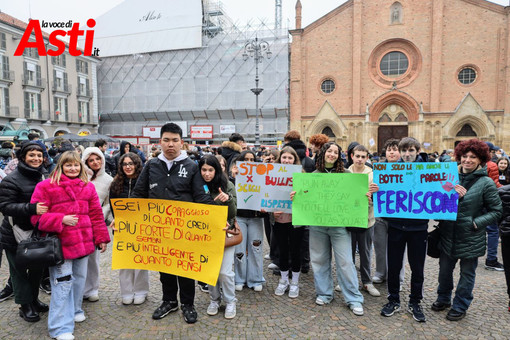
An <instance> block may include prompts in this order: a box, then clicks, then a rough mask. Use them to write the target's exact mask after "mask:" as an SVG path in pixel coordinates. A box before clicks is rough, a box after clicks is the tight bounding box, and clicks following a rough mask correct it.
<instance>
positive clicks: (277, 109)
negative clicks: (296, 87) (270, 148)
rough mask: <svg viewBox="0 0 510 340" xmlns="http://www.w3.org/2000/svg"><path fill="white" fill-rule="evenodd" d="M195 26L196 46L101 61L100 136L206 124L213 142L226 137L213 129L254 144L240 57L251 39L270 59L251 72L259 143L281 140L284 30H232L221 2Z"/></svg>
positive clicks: (261, 26)
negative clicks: (257, 91)
mask: <svg viewBox="0 0 510 340" xmlns="http://www.w3.org/2000/svg"><path fill="white" fill-rule="evenodd" d="M210 2H213V1H210ZM214 3H217V1H214ZM203 22H204V26H203V35H202V40H203V45H202V46H203V47H202V48H195V49H186V50H175V51H163V52H152V53H143V54H134V55H126V56H116V57H107V58H103V60H102V62H101V63H100V65H99V67H98V93H99V98H98V103H99V112H100V132H101V133H103V134H109V135H117V136H120V135H124V136H141V135H142V127H144V126H161V125H163V124H165V123H166V122H169V121H186V122H187V125H188V126H191V125H213V129H214V142H220V141H221V140H224V139H225V138H228V135H221V134H220V133H219V132H220V125H235V130H236V132H239V133H241V134H243V135H244V136H245V138H247V139H248V140H249V141H251V140H254V138H255V116H256V112H255V109H254V107H255V96H254V95H253V93H252V92H251V91H250V89H251V88H253V86H254V83H255V64H254V62H253V60H251V59H249V60H247V61H243V57H242V54H243V52H244V46H245V43H246V41H247V40H249V39H252V38H255V36H257V37H258V38H259V39H263V40H265V41H267V42H268V43H269V46H270V50H271V52H272V55H273V56H272V58H271V59H265V60H264V61H263V62H262V64H260V66H259V75H260V87H262V88H263V89H264V92H263V93H262V94H261V95H260V107H259V110H260V112H259V117H260V122H261V124H260V126H261V129H260V132H261V141H262V142H263V143H271V142H275V141H276V140H278V139H281V138H282V136H283V135H284V134H285V132H286V131H287V126H288V119H289V110H288V95H289V94H288V93H289V91H288V86H289V69H288V67H289V66H288V65H289V64H288V59H289V35H288V30H287V29H284V28H274V26H273V25H270V24H269V23H265V22H262V21H261V22H257V23H253V22H251V23H248V25H247V26H246V27H243V28H240V27H238V26H237V25H235V24H233V23H232V21H231V20H230V19H229V18H228V17H226V16H225V15H224V13H223V8H222V6H221V4H220V5H218V6H216V7H214V6H212V7H208V8H207V9H204V20H203ZM119 122H122V124H119Z"/></svg>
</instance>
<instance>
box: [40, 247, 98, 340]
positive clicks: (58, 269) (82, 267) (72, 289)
mask: <svg viewBox="0 0 510 340" xmlns="http://www.w3.org/2000/svg"><path fill="white" fill-rule="evenodd" d="M87 262H88V257H87V256H85V257H82V258H80V259H74V260H65V262H64V263H63V264H61V265H60V266H54V267H50V268H49V270H50V283H51V299H50V313H49V315H48V330H49V333H50V336H51V337H52V338H55V337H57V336H58V335H60V334H63V333H73V332H74V316H75V315H77V314H82V313H83V309H81V304H82V301H83V289H84V287H85V279H86V276H87Z"/></svg>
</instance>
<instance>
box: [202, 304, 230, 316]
mask: <svg viewBox="0 0 510 340" xmlns="http://www.w3.org/2000/svg"><path fill="white" fill-rule="evenodd" d="M227 306H228V305H227ZM219 308H220V304H219V303H218V302H217V301H211V303H210V304H209V307H207V314H208V315H216V314H218V309H219Z"/></svg>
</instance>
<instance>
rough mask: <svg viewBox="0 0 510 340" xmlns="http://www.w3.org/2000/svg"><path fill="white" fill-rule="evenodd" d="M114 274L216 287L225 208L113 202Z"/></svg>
mask: <svg viewBox="0 0 510 340" xmlns="http://www.w3.org/2000/svg"><path fill="white" fill-rule="evenodd" d="M111 203H112V207H113V211H114V214H115V227H116V229H117V231H115V234H114V238H113V254H112V269H146V270H154V271H160V272H165V273H169V274H174V275H178V276H184V277H187V278H190V279H195V280H200V281H202V282H205V283H207V284H210V285H215V284H216V281H217V279H218V275H219V273H220V267H221V262H222V260H223V249H224V246H225V231H224V230H223V229H224V228H225V226H226V222H227V209H228V208H227V207H226V206H219V205H218V206H216V205H206V204H198V203H189V202H180V201H169V200H156V199H134V198H130V199H114V200H111Z"/></svg>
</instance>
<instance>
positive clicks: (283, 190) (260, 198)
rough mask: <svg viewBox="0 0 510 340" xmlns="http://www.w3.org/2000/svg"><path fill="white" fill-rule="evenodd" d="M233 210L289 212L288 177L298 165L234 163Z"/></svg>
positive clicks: (290, 203) (290, 186)
mask: <svg viewBox="0 0 510 340" xmlns="http://www.w3.org/2000/svg"><path fill="white" fill-rule="evenodd" d="M236 165H237V168H238V169H239V174H238V175H237V176H236V191H237V208H238V209H249V210H257V211H260V210H261V209H264V210H266V211H283V212H286V213H290V212H292V201H291V200H290V192H291V191H292V174H294V173H297V172H298V173H300V172H301V171H302V166H301V165H288V164H277V163H250V162H237V163H236Z"/></svg>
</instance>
